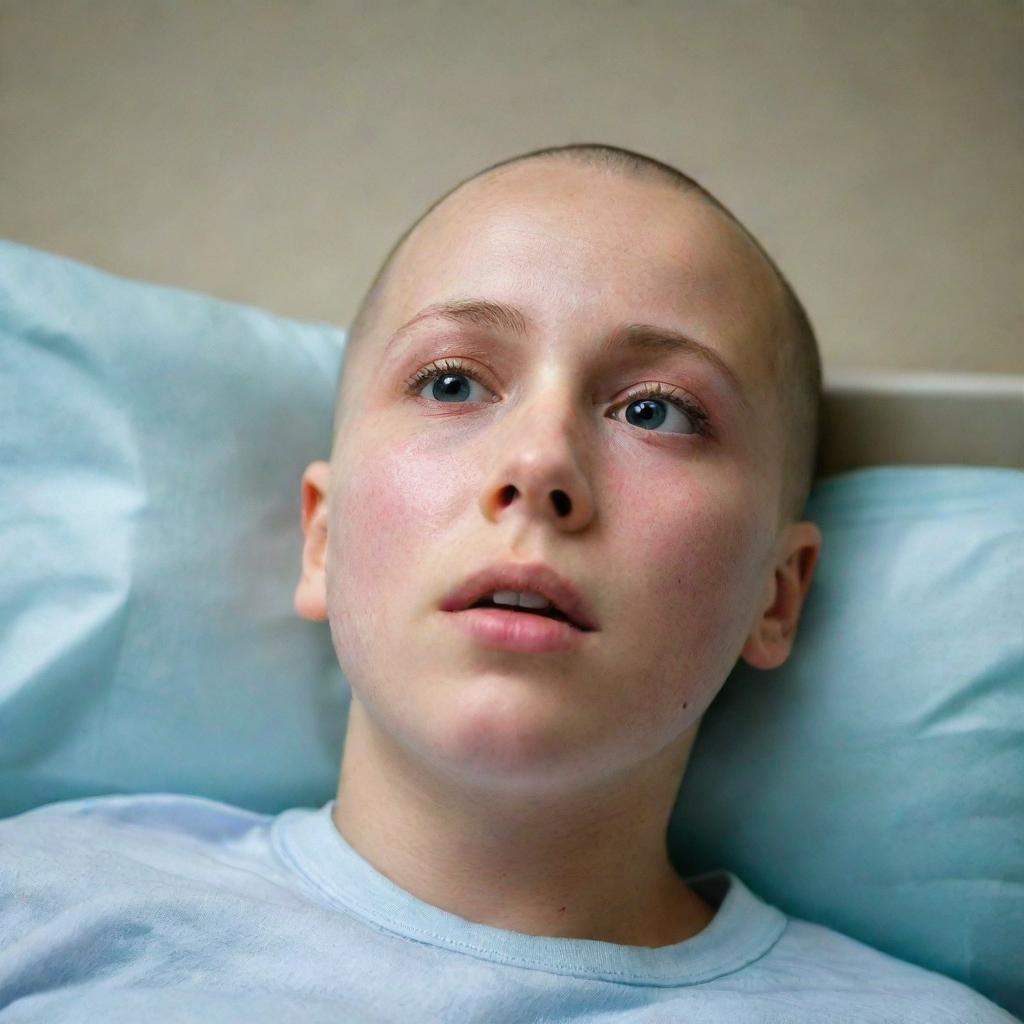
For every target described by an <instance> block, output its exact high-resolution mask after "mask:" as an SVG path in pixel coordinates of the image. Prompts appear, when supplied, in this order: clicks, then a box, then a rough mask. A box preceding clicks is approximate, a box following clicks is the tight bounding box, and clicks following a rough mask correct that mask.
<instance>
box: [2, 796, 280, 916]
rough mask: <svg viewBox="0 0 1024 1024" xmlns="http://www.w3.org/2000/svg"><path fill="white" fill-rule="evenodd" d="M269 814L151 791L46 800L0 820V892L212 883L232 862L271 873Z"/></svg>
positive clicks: (70, 891)
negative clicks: (100, 883) (147, 792)
mask: <svg viewBox="0 0 1024 1024" xmlns="http://www.w3.org/2000/svg"><path fill="white" fill-rule="evenodd" d="M272 821H273V818H272V817H270V816H268V815H261V814H256V813H254V812H251V811H246V810H243V809H242V808H238V807H233V806H231V805H229V804H222V803H218V802H217V801H215V800H207V799H204V798H201V797H189V796H179V795H177V794H173V793H155V794H144V795H138V796H106V797H90V798H87V799H82V800H67V801H61V802H58V803H52V804H46V805H44V806H42V807H37V808H34V809H33V810H31V811H26V812H25V813H23V814H18V815H15V816H13V817H9V818H3V819H0V849H2V851H3V853H2V855H0V893H3V892H7V893H10V892H12V891H14V892H19V893H21V894H25V893H26V892H27V891H29V890H34V891H36V892H37V893H47V894H49V895H50V896H54V895H56V893H58V892H63V893H65V894H66V895H68V896H69V897H70V896H71V895H72V894H74V893H76V892H77V893H79V894H81V895H86V894H88V893H89V890H90V888H95V886H96V882H97V880H102V884H103V886H104V887H105V888H106V890H107V891H108V892H109V891H113V890H117V889H122V888H126V887H133V886H134V887H138V886H140V885H144V884H150V885H151V884H153V883H154V882H161V881H164V882H167V881H170V882H173V881H174V880H178V881H181V880H185V879H188V880H191V881H193V882H199V881H212V880H213V879H214V878H215V877H220V876H223V875H224V874H225V873H226V872H229V871H230V870H231V868H232V867H237V866H243V865H246V864H259V865H261V867H262V873H264V874H274V863H273V857H272V855H271V850H270V841H269V834H270V825H271V823H272Z"/></svg>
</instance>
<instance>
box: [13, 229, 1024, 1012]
mask: <svg viewBox="0 0 1024 1024" xmlns="http://www.w3.org/2000/svg"><path fill="white" fill-rule="evenodd" d="M344 340H345V334H344V332H343V331H340V330H338V329H336V328H333V327H330V326H328V325H325V324H313V323H307V324H303V323H298V322H295V321H293V320H288V319H285V318H281V317H275V316H272V315H270V314H268V313H265V312H261V311H259V310H256V309H252V308H249V307H245V306H241V305H236V304H233V303H228V302H223V301H219V300H216V299H212V298H208V297H205V296H201V295H196V294H191V293H188V292H184V291H180V290H176V289H171V288H163V287H158V286H155V285H151V284H144V283H139V282H134V281H128V280H124V279H122V278H118V277H115V276H112V275H110V274H106V273H103V272H101V271H98V270H95V269H91V268H88V267H85V266H82V265H81V264H78V263H76V262H73V261H71V260H67V259H63V258H61V257H57V256H53V255H49V254H46V253H42V252H39V251H36V250H33V249H29V248H26V247H24V246H19V245H14V244H11V243H0V496H2V501H0V551H2V552H3V571H2V573H0V816H6V815H11V814H16V813H18V812H20V811H23V810H27V809H28V808H30V807H33V806H38V805H40V804H43V803H49V802H52V801H56V800H64V799H72V798H76V797H82V796H91V795H102V794H107V793H118V792H147V791H150V792H180V793H190V794H195V795H199V796H206V797H210V798H212V799H216V800H223V801H225V802H228V803H232V804H237V805H239V806H242V807H247V808H250V809H252V810H256V811H262V812H266V813H274V812H277V811H280V810H283V809H285V808H287V807H291V806H320V805H321V804H322V803H323V802H324V801H326V800H328V799H330V797H331V796H332V795H333V794H334V791H335V788H336V784H337V776H338V769H339V766H340V757H341V750H342V742H343V737H344V730H345V724H346V718H347V711H348V692H347V684H346V682H345V680H344V678H343V677H342V675H341V672H340V669H339V667H338V664H337V660H336V658H335V655H334V651H333V647H332V644H331V640H330V633H329V630H328V627H327V625H326V624H325V623H311V622H307V621H305V620H303V619H301V618H299V617H298V616H297V615H296V613H295V612H294V610H293V608H292V603H291V602H292V594H293V592H294V588H295V583H296V581H297V579H298V573H299V570H300V566H301V549H302V534H301V530H300V526H299V521H300V520H299V514H300V506H299V484H300V479H301V475H302V471H303V470H304V469H305V467H306V465H307V464H308V463H309V462H311V461H313V460H314V459H319V458H324V459H325V458H327V457H328V454H329V451H330V430H331V416H332V404H333V398H334V383H335V378H336V374H337V370H338V367H339V364H340V360H341V354H342V351H343V347H344ZM806 518H808V519H812V520H814V521H815V522H817V523H818V524H819V525H820V526H821V529H822V533H823V536H824V543H823V547H822V552H821V556H820V559H819V562H818V566H817V569H816V572H815V579H814V584H813V586H812V588H811V592H810V594H809V596H808V600H807V603H806V605H805V609H804V614H803V617H802V619H801V623H800V631H799V636H798V639H797V643H796V646H795V649H794V651H793V654H792V655H791V657H790V659H789V661H787V662H786V664H785V665H783V666H782V667H780V668H779V669H776V670H773V671H771V672H762V671H759V670H756V669H751V668H750V667H749V666H747V665H746V664H745V663H744V662H742V661H740V662H739V663H738V664H737V666H736V668H735V670H734V672H733V673H732V675H731V676H730V678H729V680H728V681H727V682H726V684H725V687H724V689H723V691H722V693H721V694H720V695H719V697H718V698H717V699H716V701H715V703H714V704H713V705H712V707H711V709H710V711H709V712H708V714H707V716H706V718H705V721H704V724H703V725H702V727H701V732H700V735H699V737H698V741H697V746H696V748H695V750H694V753H693V756H692V758H691V761H690V766H689V769H688V771H687V774H686V778H685V779H684V781H683V786H682V788H681V790H680V794H679V799H678V801H677V804H676V807H675V812H674V814H673V817H672V822H671V827H670V830H669V847H670V851H671V854H672V857H673V860H674V861H675V862H676V864H677V865H678V866H679V868H680V870H681V871H683V872H684V873H686V874H691V873H696V872H699V871H703V870H707V869H710V868H712V867H726V868H729V869H730V870H732V871H734V872H735V873H736V874H738V875H739V876H740V877H741V878H743V879H744V881H745V882H747V884H748V885H750V887H751V888H752V889H753V890H754V891H755V892H758V893H759V894H760V895H762V896H764V897H765V898H766V899H768V900H770V901H773V902H775V903H776V904H777V905H778V906H780V907H781V908H782V909H784V910H785V911H787V912H788V913H790V914H792V915H795V916H799V917H805V918H807V919H809V920H813V921H818V922H820V923H822V924H825V925H828V926H830V927H833V928H836V929H837V930H839V931H842V932H845V933H846V934H849V935H852V936H853V937H855V938H859V939H861V940H862V941H864V942H867V943H868V944H870V945H872V946H875V947H877V948H879V949H882V950H885V951H887V952H890V953H892V954H894V955H896V956H899V957H902V958H903V959H907V960H910V961H913V962H916V963H919V964H922V965H923V966H925V967H930V968H932V969H936V970H939V971H942V972H943V973H945V974H948V975H950V976H952V977H954V978H957V979H958V980H961V981H964V982H965V983H967V984H968V985H970V986H971V987H973V988H976V989H977V990H978V991H980V992H982V993H983V994H985V995H987V996H988V997H989V998H991V999H993V1000H995V1001H996V1002H999V1003H1001V1004H1002V1005H1004V1006H1006V1007H1007V1008H1009V1009H1011V1010H1012V1011H1013V1012H1016V1013H1018V1014H1020V1013H1022V1012H1024V971H1021V970H1020V961H1019V954H1020V951H1021V950H1022V949H1024V879H1022V876H1021V865H1022V864H1024V787H1022V785H1021V783H1022V780H1024V472H1018V471H1015V470H1008V469H976V468H969V467H964V466H943V467H895V466H887V467H877V468H872V469H863V470H857V471H854V472H849V473H843V474H839V475H836V476H833V477H829V478H826V479H824V480H821V481H819V482H818V484H817V486H816V487H815V490H814V492H813V494H812V496H811V500H810V502H809V505H808V508H807V512H806Z"/></svg>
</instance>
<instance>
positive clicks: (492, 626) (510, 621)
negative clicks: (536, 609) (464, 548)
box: [445, 608, 586, 653]
mask: <svg viewBox="0 0 1024 1024" xmlns="http://www.w3.org/2000/svg"><path fill="white" fill-rule="evenodd" d="M445 614H446V615H448V617H449V618H450V619H451V620H452V623H453V624H454V626H455V628H456V629H461V630H462V631H463V632H464V633H466V634H467V635H468V636H470V637H472V638H473V639H474V640H477V641H479V642H480V643H481V644H483V645H484V646H485V647H495V648H499V649H500V650H505V651H528V652H531V653H543V652H545V651H571V650H575V649H576V648H578V647H580V645H581V644H582V643H583V638H584V637H585V636H586V633H584V632H583V630H580V629H576V628H575V627H574V626H570V625H569V623H567V622H561V621H560V620H558V619H547V618H545V617H544V616H543V615H530V614H529V613H528V612H505V611H501V609H499V608H467V609H466V610H465V611H461V612H446V613H445Z"/></svg>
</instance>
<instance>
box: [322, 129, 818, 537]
mask: <svg viewBox="0 0 1024 1024" xmlns="http://www.w3.org/2000/svg"><path fill="white" fill-rule="evenodd" d="M528 161H562V162H564V161H568V162H571V163H574V164H577V165H582V166H587V167H593V168H600V169H603V170H606V171H607V172H608V173H611V174H618V175H622V176H624V177H626V178H629V179H633V180H637V181H641V182H650V183H652V184H660V185H669V186H670V187H673V188H676V189H678V190H679V191H680V192H683V193H685V194H688V195H691V196H693V197H694V198H697V199H699V200H701V201H703V202H704V203H707V204H708V205H709V206H710V207H712V208H713V209H714V210H716V211H717V212H718V213H719V214H720V215H721V217H722V218H723V220H724V222H726V224H728V225H729V226H731V227H732V228H734V229H738V230H739V232H740V233H741V234H742V236H743V238H744V239H745V240H746V242H747V243H748V245H749V247H750V249H751V250H752V251H753V252H754V253H756V257H757V260H758V261H759V262H760V263H761V264H762V265H763V266H764V267H765V268H766V270H767V271H768V274H769V277H770V280H771V282H772V283H773V286H774V292H775V295H774V297H773V302H774V305H775V306H776V311H775V312H776V315H775V316H774V317H773V318H772V321H771V326H770V327H768V328H766V330H765V337H764V339H763V346H764V347H763V353H762V354H763V357H764V365H765V366H766V367H767V368H768V372H769V373H770V374H771V378H772V385H773V387H774V390H775V397H776V401H777V407H778V410H779V414H780V416H781V417H782V420H783V424H784V430H783V433H784V440H783V445H782V459H781V461H782V466H781V473H782V487H781V490H780V507H779V515H780V522H781V523H787V522H795V521H797V520H799V519H800V518H801V516H802V514H803V509H804V506H805V505H806V502H807V498H808V496H809V494H810V491H811V488H812V486H813V483H814V478H815V475H816V472H817V467H818V457H819V441H818V432H819V423H820V406H821V394H822V369H821V358H820V353H819V349H818V343H817V339H816V337H815V333H814V329H813V327H812V325H811V323H810V320H809V318H808V316H807V313H806V311H805V309H804V307H803V304H802V303H801V302H800V300H799V298H798V297H797V295H796V293H795V291H794V290H793V288H792V286H791V285H790V284H789V282H788V281H787V279H786V277H785V275H784V274H783V273H782V271H781V270H780V269H779V268H778V266H777V265H776V264H775V262H774V260H772V258H771V257H770V256H769V255H768V253H767V252H766V251H765V249H764V248H763V247H762V246H761V244H760V243H759V242H758V241H757V239H756V238H754V236H753V235H752V234H751V233H750V232H749V231H748V230H747V229H746V227H744V225H743V224H742V223H741V222H740V221H739V220H738V219H737V218H736V217H735V216H734V215H733V213H732V212H731V211H730V210H729V209H728V208H727V207H726V206H725V205H724V204H722V203H721V202H720V201H719V200H718V199H717V198H715V196H713V195H712V194H711V193H710V192H708V191H707V190H706V189H705V188H703V187H702V186H701V185H700V184H699V183H698V182H697V181H695V180H694V179H693V178H691V177H689V176H688V175H686V174H684V173H683V172H682V171H679V170H678V169H676V168H674V167H672V166H670V165H668V164H665V163H663V162H661V161H660V160H656V159H654V158H652V157H648V156H645V155H643V154H640V153H635V152H633V151H631V150H626V149H621V148H618V147H615V146H606V145H601V144H592V143H579V144H572V145H567V146H557V147H550V148H546V149H539V150H534V151H532V152H529V153H524V154H521V155H519V156H514V157H511V158H509V159H506V160H502V161H500V162H499V163H496V164H492V165H491V166H489V167H486V168H484V169H483V170H481V171H479V172H477V173H476V174H473V175H472V176H471V177H469V178H466V179H464V180H463V181H461V182H459V183H458V184H456V185H455V186H454V187H453V188H451V189H449V190H448V191H447V192H446V193H444V195H442V196H441V197H440V198H438V199H437V200H436V201H435V202H433V203H432V204H431V205H430V206H429V207H428V208H427V209H426V210H425V211H424V212H423V213H422V214H421V215H420V217H419V218H417V220H416V221H415V222H414V223H413V224H412V225H410V227H409V228H408V229H407V230H406V231H405V232H404V233H403V234H402V236H401V237H400V238H399V239H398V241H397V242H396V243H395V244H394V246H393V247H392V248H391V250H390V252H389V253H388V254H387V256H386V257H385V259H384V262H383V263H382V265H381V267H380V269H379V270H378V272H377V274H376V276H375V277H374V279H373V282H372V283H371V285H370V287H369V289H368V290H367V292H366V295H365V296H364V298H363V300H362V302H361V303H360V306H359V309H358V310H357V313H356V316H355V318H354V320H353V321H352V324H351V326H350V328H349V335H348V342H347V345H346V350H345V359H344V363H343V365H342V368H341V371H340V374H339V380H338V394H337V400H336V404H335V418H334V435H335V437H336V436H337V432H338V429H339V427H340V425H341V421H342V419H343V416H344V411H345V409H346V408H347V405H348V401H347V397H346V390H345V385H346V381H347V379H348V378H349V377H350V374H348V373H347V369H348V368H349V367H350V366H351V365H352V364H353V363H354V362H355V360H356V359H357V355H358V353H359V351H360V350H361V349H362V348H363V347H364V346H365V345H366V344H367V339H369V338H372V337H375V335H376V333H377V331H376V328H377V323H378V318H379V317H378V315H379V313H380V310H381V309H382V307H383V306H384V303H385V300H386V298H387V297H388V294H389V287H390V285H391V283H392V279H393V278H394V276H395V268H396V267H397V266H398V265H399V264H400V262H401V258H402V254H403V252H404V250H405V249H406V246H407V243H408V241H409V240H410V238H411V237H412V236H414V235H415V234H416V233H417V231H418V229H420V227H421V226H422V225H423V224H424V223H425V222H426V221H427V220H428V218H430V216H431V214H433V213H434V211H435V210H437V208H438V207H440V206H441V205H442V204H445V203H447V202H458V201H459V196H458V193H460V190H463V189H464V188H465V187H466V186H468V185H470V184H471V183H473V184H474V187H476V188H479V187H487V186H489V185H491V184H492V183H493V184H494V186H495V187H497V186H498V184H499V182H500V178H501V175H502V173H503V171H504V170H505V169H507V168H511V167H513V166H514V165H519V164H523V163H525V162H528ZM595 286H596V287H600V283H599V282H596V283H595ZM378 340H381V341H382V340H383V339H378Z"/></svg>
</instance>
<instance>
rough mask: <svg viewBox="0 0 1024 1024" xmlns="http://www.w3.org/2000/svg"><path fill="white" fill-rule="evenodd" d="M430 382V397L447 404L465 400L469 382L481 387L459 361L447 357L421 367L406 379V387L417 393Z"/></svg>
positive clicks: (467, 396) (469, 385)
mask: <svg viewBox="0 0 1024 1024" xmlns="http://www.w3.org/2000/svg"><path fill="white" fill-rule="evenodd" d="M431 382H433V386H432V387H431V389H430V397H431V398H433V399H434V400H435V401H438V402H445V403H448V404H453V403H454V404H458V403H461V402H464V401H466V400H467V399H468V398H469V397H470V390H471V384H479V385H480V387H481V388H483V385H482V384H480V382H479V381H478V380H477V379H476V377H474V376H473V375H472V374H470V373H467V372H466V371H465V370H464V369H463V368H462V365H461V364H460V363H458V362H456V361H454V360H447V359H445V360H442V361H441V362H440V363H431V364H430V365H429V366H425V367H423V369H422V370H420V371H419V373H417V374H415V376H413V377H412V378H410V380H409V381H407V383H406V387H407V390H408V391H409V393H410V394H412V395H419V394H420V392H422V391H424V390H426V385H427V384H430V383H431ZM484 390H486V389H484ZM488 393H489V392H488ZM422 397H426V396H422ZM477 401H483V399H477Z"/></svg>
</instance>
